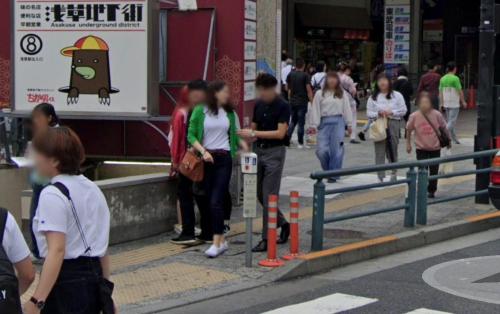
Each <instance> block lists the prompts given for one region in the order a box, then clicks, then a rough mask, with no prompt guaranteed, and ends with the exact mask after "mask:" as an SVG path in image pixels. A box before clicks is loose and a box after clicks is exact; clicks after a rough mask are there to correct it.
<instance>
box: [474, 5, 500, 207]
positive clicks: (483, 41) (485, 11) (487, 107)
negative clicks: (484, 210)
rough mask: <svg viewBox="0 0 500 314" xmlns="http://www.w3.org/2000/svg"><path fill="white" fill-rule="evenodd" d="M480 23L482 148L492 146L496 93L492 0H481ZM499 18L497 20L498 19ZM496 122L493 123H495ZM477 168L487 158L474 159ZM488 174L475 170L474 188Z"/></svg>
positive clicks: (478, 139)
mask: <svg viewBox="0 0 500 314" xmlns="http://www.w3.org/2000/svg"><path fill="white" fill-rule="evenodd" d="M480 11H481V12H480V13H481V17H480V25H479V76H478V77H479V79H478V91H477V100H478V101H477V103H478V112H477V114H478V118H477V134H476V136H475V143H474V150H475V151H482V150H488V149H491V148H492V142H493V136H494V133H493V132H494V131H493V130H494V129H495V128H494V125H495V124H496V121H494V118H493V117H494V114H495V106H494V104H495V101H494V99H495V97H494V96H493V95H494V88H493V78H494V71H495V68H494V66H495V62H494V56H495V49H496V47H495V46H496V44H495V42H496V38H495V22H496V21H495V0H481V9H480ZM499 22H500V21H499ZM494 123H495V124H494ZM475 163H476V168H477V169H485V168H489V167H490V166H491V160H490V158H481V159H477V160H476V161H475ZM488 185H489V175H488V174H487V173H486V174H478V175H477V176H476V191H479V190H484V189H487V188H488ZM476 203H479V204H488V203H489V196H488V195H481V196H477V197H476Z"/></svg>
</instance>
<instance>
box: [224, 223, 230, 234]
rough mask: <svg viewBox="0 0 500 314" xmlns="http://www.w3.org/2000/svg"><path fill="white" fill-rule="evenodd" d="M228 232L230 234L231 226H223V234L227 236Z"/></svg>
mask: <svg viewBox="0 0 500 314" xmlns="http://www.w3.org/2000/svg"><path fill="white" fill-rule="evenodd" d="M229 232H231V226H229V225H224V234H228V233H229Z"/></svg>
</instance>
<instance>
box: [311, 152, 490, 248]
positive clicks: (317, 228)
mask: <svg viewBox="0 0 500 314" xmlns="http://www.w3.org/2000/svg"><path fill="white" fill-rule="evenodd" d="M497 152H498V150H496V149H493V150H487V151H481V152H475V153H467V154H460V155H453V156H447V157H441V158H434V159H426V160H418V161H405V162H398V163H392V164H385V165H372V166H363V167H356V168H349V169H341V170H332V171H319V172H313V173H312V174H311V179H313V180H316V183H315V184H314V196H313V220H312V241H311V250H312V251H319V250H322V249H323V230H324V224H325V223H331V222H337V221H343V220H349V219H353V218H359V217H367V216H372V215H377V214H382V213H389V212H395V211H400V210H404V211H405V214H404V226H405V227H414V226H415V224H419V225H426V224H427V207H428V206H429V205H434V204H439V203H445V202H451V201H455V200H459V199H463V198H469V197H474V196H478V195H484V194H487V193H488V190H487V189H486V190H480V191H475V192H470V193H466V194H461V195H455V196H450V197H445V198H440V199H435V200H432V201H429V200H428V198H427V185H428V183H429V180H436V179H445V178H453V177H459V176H466V175H472V174H475V175H477V174H480V173H489V172H490V171H491V168H487V169H480V170H465V171H457V172H453V173H447V174H439V175H434V176H429V171H428V167H429V166H433V165H439V164H444V163H449V162H456V161H463V160H469V159H474V160H475V159H481V158H491V157H492V156H494V155H495V154H496V153H497ZM400 169H407V173H406V178H405V179H402V180H396V181H393V182H381V183H373V184H364V185H359V186H353V187H345V188H335V189H328V190H327V189H326V186H325V183H324V182H323V180H324V179H328V178H331V177H341V176H348V175H356V174H363V173H371V172H378V171H389V170H400ZM400 184H406V185H407V186H408V193H407V195H406V198H405V202H404V203H403V204H399V205H395V206H391V207H385V208H379V209H372V210H369V211H364V212H359V213H349V214H341V215H333V216H330V217H325V196H326V195H330V194H336V193H346V192H355V191H361V190H367V189H373V188H382V187H390V186H396V185H400Z"/></svg>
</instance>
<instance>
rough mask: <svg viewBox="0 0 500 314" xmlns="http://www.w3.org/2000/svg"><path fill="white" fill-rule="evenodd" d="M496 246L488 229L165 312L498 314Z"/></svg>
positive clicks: (498, 236) (496, 235) (497, 233)
mask: <svg viewBox="0 0 500 314" xmlns="http://www.w3.org/2000/svg"><path fill="white" fill-rule="evenodd" d="M499 244H500V230H490V231H487V232H482V233H479V234H475V235H470V236H466V237H462V238H458V239H454V240H451V241H447V242H443V243H439V244H435V245H432V246H427V247H424V248H420V249H415V250H411V251H408V252H403V253H399V254H394V255H391V256H386V257H382V258H378V259H374V260H371V261H366V262H362V263H358V264H354V265H351V266H347V267H344V268H340V269H336V270H333V271H331V272H328V273H325V274H320V275H316V276H313V277H308V278H302V279H297V280H293V281H287V282H282V283H279V284H272V285H269V286H266V287H261V288H257V289H253V290H248V291H245V292H240V293H236V294H232V295H227V296H224V297H219V298H215V299H211V300H208V301H204V302H201V303H195V304H191V305H188V306H185V307H182V308H178V309H173V310H169V311H168V313H175V314H177V313H184V314H186V313H217V314H222V313H238V314H243V313H265V312H267V311H271V312H270V314H280V313H288V314H294V313H304V314H305V313H307V314H309V313H311V314H326V313H353V314H378V313H384V314H392V313H394V314H396V313H397V314H402V313H422V314H423V313H427V314H431V313H436V314H437V313H454V314H476V313H500V275H498V274H499V273H500V260H499V259H500V257H492V256H495V255H500V252H499V246H500V245H499ZM464 259H466V260H464ZM423 275H424V277H425V280H424V279H423ZM431 285H432V286H431ZM478 300H482V301H478ZM286 306H291V307H287V308H283V307H286Z"/></svg>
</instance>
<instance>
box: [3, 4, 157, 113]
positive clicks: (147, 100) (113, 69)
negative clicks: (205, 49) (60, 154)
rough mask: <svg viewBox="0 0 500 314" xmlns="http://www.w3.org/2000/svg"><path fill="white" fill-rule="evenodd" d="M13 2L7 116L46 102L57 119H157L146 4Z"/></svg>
mask: <svg viewBox="0 0 500 314" xmlns="http://www.w3.org/2000/svg"><path fill="white" fill-rule="evenodd" d="M13 3H14V4H13V8H14V19H13V23H14V27H13V31H14V40H15V45H14V51H13V58H12V60H13V64H14V92H13V93H14V95H13V96H14V97H13V98H14V111H15V112H18V113H29V112H30V111H31V110H32V108H33V107H34V106H35V105H36V104H38V103H41V102H49V103H52V104H54V106H55V107H56V110H57V111H58V112H59V113H61V114H62V115H77V116H80V115H83V116H91V115H93V116H96V117H106V116H115V117H119V116H123V117H129V116H149V115H154V114H156V113H157V109H158V96H157V95H158V87H157V86H158V85H157V81H158V79H157V74H155V73H157V72H158V70H157V67H156V64H157V62H156V60H158V55H157V52H156V53H155V51H156V50H155V49H152V47H154V43H155V38H156V37H158V36H155V34H157V32H156V31H153V28H152V25H157V24H156V23H155V19H156V17H157V14H156V13H157V11H156V9H154V8H153V7H154V6H156V5H154V4H153V1H146V0H130V1H127V0H125V1H124V0H117V1H113V0H111V1H105V2H103V1H87V0H86V1H68V0H60V1H47V0H43V1H26V0H15V1H13ZM154 69H155V70H154ZM155 83H156V84H155ZM155 87H156V89H155ZM155 95H156V96H155Z"/></svg>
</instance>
